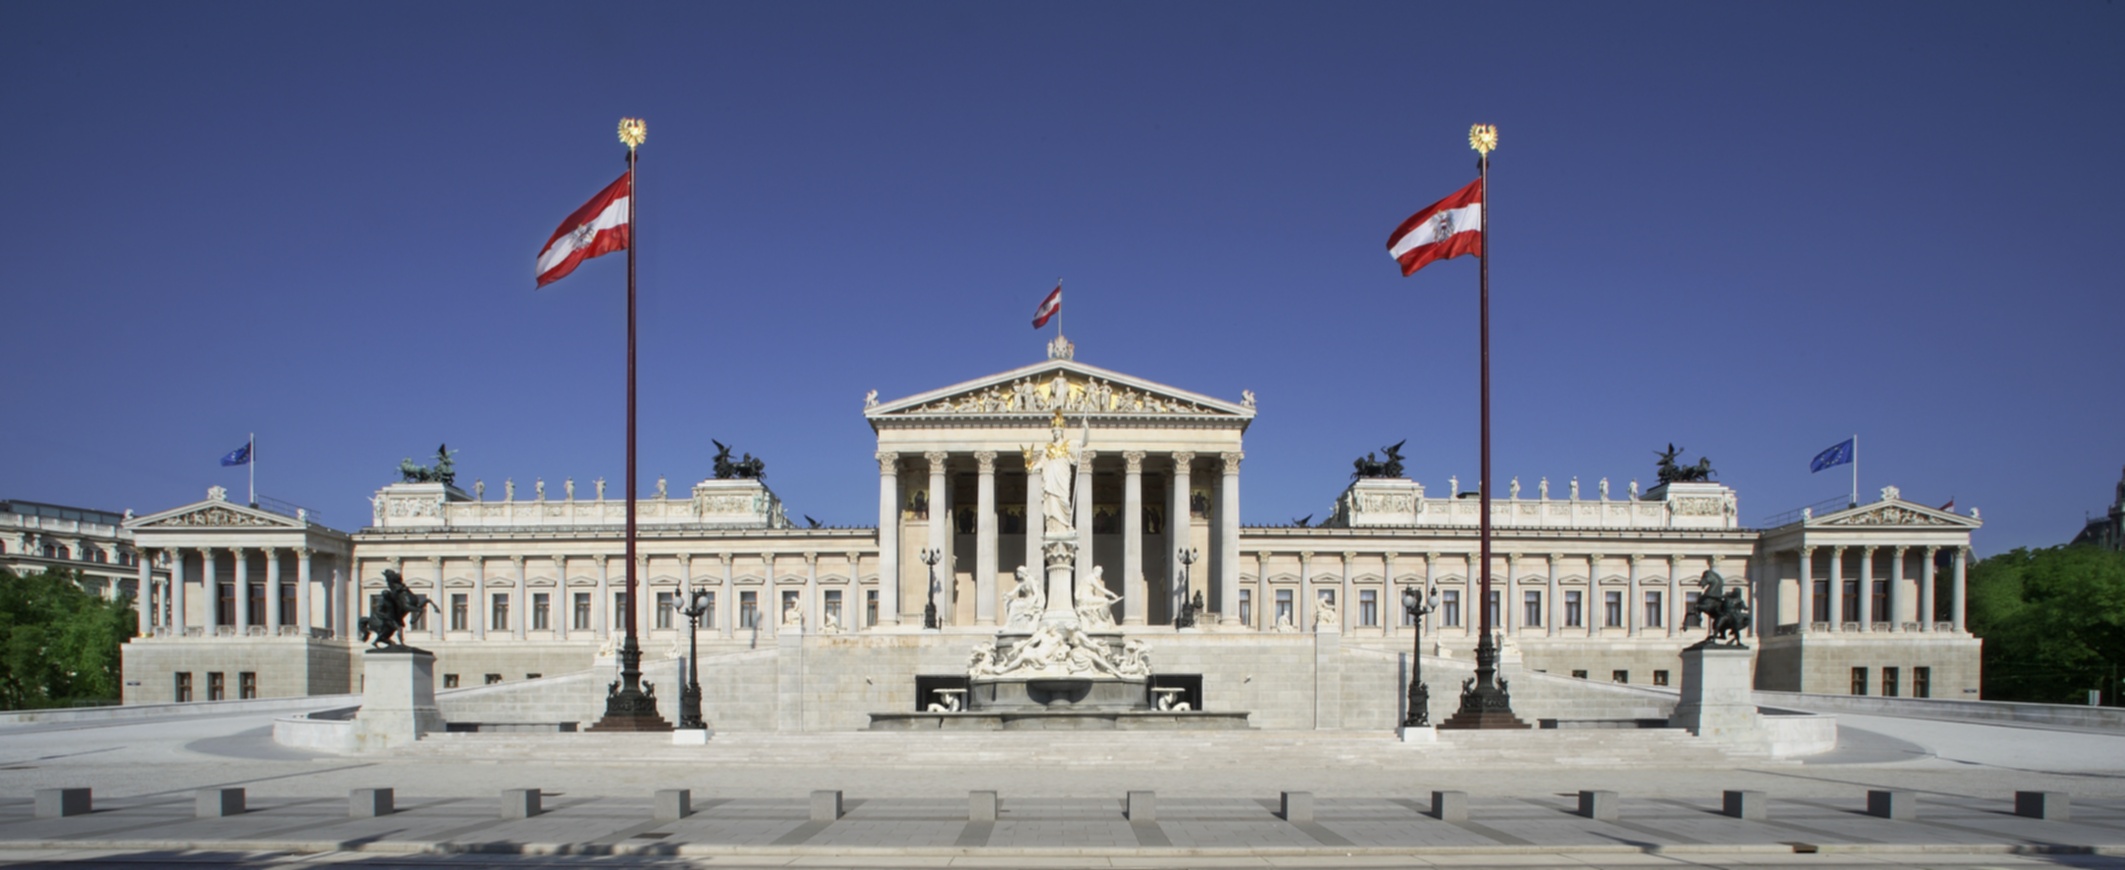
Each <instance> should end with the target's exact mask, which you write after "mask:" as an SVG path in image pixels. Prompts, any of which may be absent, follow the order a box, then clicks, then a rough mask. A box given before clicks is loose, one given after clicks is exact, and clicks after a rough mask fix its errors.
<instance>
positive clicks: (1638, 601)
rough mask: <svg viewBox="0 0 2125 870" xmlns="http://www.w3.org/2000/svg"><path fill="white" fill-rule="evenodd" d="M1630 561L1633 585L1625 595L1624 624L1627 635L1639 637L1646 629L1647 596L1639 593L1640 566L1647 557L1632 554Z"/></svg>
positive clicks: (1640, 554)
mask: <svg viewBox="0 0 2125 870" xmlns="http://www.w3.org/2000/svg"><path fill="white" fill-rule="evenodd" d="M1629 559H1630V562H1631V585H1630V592H1628V593H1625V596H1626V597H1625V599H1624V602H1623V624H1624V625H1625V626H1627V627H1628V628H1627V630H1626V631H1625V632H1624V633H1625V634H1627V635H1629V636H1631V637H1637V636H1639V632H1640V631H1642V630H1643V629H1644V623H1645V595H1644V594H1643V593H1641V592H1639V591H1638V565H1639V563H1640V562H1643V561H1644V560H1645V555H1644V554H1642V553H1632V554H1630V556H1629Z"/></svg>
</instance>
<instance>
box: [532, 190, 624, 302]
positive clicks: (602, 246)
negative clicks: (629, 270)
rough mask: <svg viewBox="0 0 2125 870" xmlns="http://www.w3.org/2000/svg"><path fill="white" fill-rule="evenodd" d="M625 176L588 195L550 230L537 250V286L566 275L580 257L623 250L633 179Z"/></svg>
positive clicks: (588, 257)
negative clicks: (541, 247) (543, 246)
mask: <svg viewBox="0 0 2125 870" xmlns="http://www.w3.org/2000/svg"><path fill="white" fill-rule="evenodd" d="M628 176H629V173H626V172H623V173H620V180H618V181H615V182H613V183H612V184H611V185H610V186H608V187H606V188H605V189H604V190H603V191H600V192H599V193H598V195H597V196H594V197H591V199H590V201H589V202H586V203H584V204H583V207H582V208H579V209H576V210H575V213H574V214H571V215H569V216H568V219H567V220H564V221H562V222H561V227H560V229H557V230H554V231H553V238H550V239H547V240H546V247H545V248H543V249H541V250H540V251H539V286H541V287H544V286H546V285H548V284H551V283H553V282H555V281H559V280H561V279H562V278H566V277H568V273H570V272H573V271H575V270H576V266H577V265H578V264H580V263H582V262H583V261H584V260H588V259H590V258H592V257H596V256H599V255H601V254H610V253H612V252H614V251H624V250H627V241H628V229H629V228H628V225H627V201H628V194H629V192H631V191H632V190H633V185H632V184H630V182H632V181H633V179H632V178H629V177H628Z"/></svg>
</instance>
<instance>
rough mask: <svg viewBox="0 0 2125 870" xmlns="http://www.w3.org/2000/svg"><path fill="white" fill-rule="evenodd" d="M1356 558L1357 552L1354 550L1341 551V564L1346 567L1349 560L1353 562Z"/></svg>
mask: <svg viewBox="0 0 2125 870" xmlns="http://www.w3.org/2000/svg"><path fill="white" fill-rule="evenodd" d="M1357 557H1358V551H1356V550H1344V551H1343V564H1345V565H1348V564H1350V562H1351V560H1353V559H1356V558H1357Z"/></svg>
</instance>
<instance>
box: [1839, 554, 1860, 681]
mask: <svg viewBox="0 0 2125 870" xmlns="http://www.w3.org/2000/svg"><path fill="white" fill-rule="evenodd" d="M1844 586H1845V600H1844V608H1845V609H1844V610H1843V612H1842V613H1841V614H1840V615H1839V617H1838V621H1840V622H1855V621H1857V620H1858V619H1859V581H1858V580H1846V581H1845V583H1844ZM1860 694H1862V695H1864V694H1866V693H1865V692H1861V693H1860Z"/></svg>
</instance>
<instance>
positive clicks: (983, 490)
mask: <svg viewBox="0 0 2125 870" xmlns="http://www.w3.org/2000/svg"><path fill="white" fill-rule="evenodd" d="M996 546H997V540H996V453H995V451H992V450H983V451H981V452H978V453H976V454H974V624H975V625H984V626H987V625H995V624H996Z"/></svg>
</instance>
